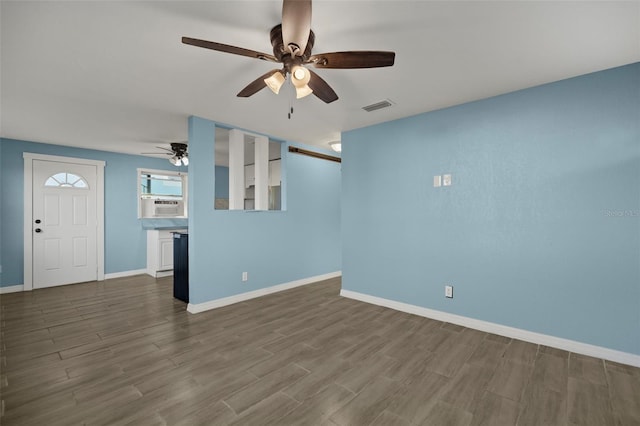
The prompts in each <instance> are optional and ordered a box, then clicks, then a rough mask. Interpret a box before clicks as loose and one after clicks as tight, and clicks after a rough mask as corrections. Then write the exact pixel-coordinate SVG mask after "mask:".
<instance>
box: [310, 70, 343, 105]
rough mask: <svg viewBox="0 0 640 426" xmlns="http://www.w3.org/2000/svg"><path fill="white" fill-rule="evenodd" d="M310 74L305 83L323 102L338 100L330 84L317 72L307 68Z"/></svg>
mask: <svg viewBox="0 0 640 426" xmlns="http://www.w3.org/2000/svg"><path fill="white" fill-rule="evenodd" d="M308 71H309V73H310V74H311V79H310V80H309V83H307V85H308V86H309V87H310V88H311V90H313V94H314V95H316V96H317V97H318V98H320V99H322V100H323V101H324V102H326V103H328V104H330V103H331V102H333V101H337V100H338V95H336V92H334V91H333V89H332V88H331V86H329V84H327V82H326V81H324V80H323V79H322V78H321V77H320V76H319V75H318V74H316V73H315V72H313V71H311V70H308Z"/></svg>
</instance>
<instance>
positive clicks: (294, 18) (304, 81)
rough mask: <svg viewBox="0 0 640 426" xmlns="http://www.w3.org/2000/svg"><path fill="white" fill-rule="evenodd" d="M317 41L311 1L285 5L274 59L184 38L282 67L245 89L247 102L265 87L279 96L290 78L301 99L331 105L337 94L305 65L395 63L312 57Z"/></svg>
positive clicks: (386, 56)
mask: <svg viewBox="0 0 640 426" xmlns="http://www.w3.org/2000/svg"><path fill="white" fill-rule="evenodd" d="M314 41H315V34H314V33H313V31H312V30H311V0H284V1H283V4H282V24H279V25H276V26H275V27H273V29H272V30H271V45H272V46H273V55H270V54H267V53H262V52H256V51H254V50H249V49H244V48H242V47H235V46H230V45H227V44H222V43H217V42H214V41H207V40H200V39H195V38H190V37H182V43H184V44H190V45H192V46H197V47H202V48H205V49H211V50H217V51H219V52H226V53H232V54H234V55H240V56H247V57H250V58H256V59H262V60H264V61H270V62H279V63H282V69H274V70H271V71H269V72H267V73H265V74H263V75H261V76H260V77H258V78H257V79H256V80H254V81H252V82H251V83H249V85H247V87H245V88H244V89H242V90H241V91H240V92H239V93H238V96H239V97H244V98H246V97H249V96H251V95H253V94H255V93H257V92H259V91H260V90H262V89H263V88H264V87H269V88H270V89H271V90H272V91H273V92H274V93H276V94H277V93H278V92H279V91H280V88H281V87H282V85H283V84H284V82H285V80H286V78H287V76H291V83H292V84H293V86H294V87H295V89H296V97H297V98H298V99H299V98H302V97H304V96H307V95H310V94H311V93H313V94H314V95H315V96H317V97H318V98H320V99H321V100H323V101H324V102H326V103H331V102H333V101H335V100H337V99H338V95H336V92H334V91H333V89H332V88H331V86H329V84H327V82H326V81H324V80H323V79H322V78H321V77H320V76H319V75H318V74H316V73H315V72H313V71H311V70H310V69H309V68H307V67H305V65H313V66H314V67H316V68H336V69H353V68H377V67H390V66H392V65H393V63H394V60H395V53H394V52H385V51H369V50H361V51H346V52H332V53H320V54H316V55H313V54H311V49H312V48H313V43H314Z"/></svg>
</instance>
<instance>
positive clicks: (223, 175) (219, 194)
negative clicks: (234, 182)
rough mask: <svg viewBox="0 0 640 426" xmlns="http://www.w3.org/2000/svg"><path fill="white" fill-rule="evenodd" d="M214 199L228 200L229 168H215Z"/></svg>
mask: <svg viewBox="0 0 640 426" xmlns="http://www.w3.org/2000/svg"><path fill="white" fill-rule="evenodd" d="M215 179H216V190H215V191H216V198H229V168H228V167H224V166H216V171H215Z"/></svg>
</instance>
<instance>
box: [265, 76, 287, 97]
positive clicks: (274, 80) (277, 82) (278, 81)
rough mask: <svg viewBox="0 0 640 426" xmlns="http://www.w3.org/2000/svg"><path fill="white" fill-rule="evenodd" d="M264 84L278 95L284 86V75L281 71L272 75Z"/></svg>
mask: <svg viewBox="0 0 640 426" xmlns="http://www.w3.org/2000/svg"><path fill="white" fill-rule="evenodd" d="M264 82H265V84H266V85H267V87H268V88H269V89H271V91H272V92H273V93H275V94H276V95H277V94H278V93H279V92H280V88H281V87H282V85H283V84H284V75H282V73H281V72H280V71H276V72H274V73H273V74H272V75H271V77H267V78H265V79H264Z"/></svg>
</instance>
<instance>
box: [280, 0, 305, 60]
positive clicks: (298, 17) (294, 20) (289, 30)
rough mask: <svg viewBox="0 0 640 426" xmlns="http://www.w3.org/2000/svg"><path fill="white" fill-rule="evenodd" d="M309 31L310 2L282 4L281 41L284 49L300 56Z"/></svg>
mask: <svg viewBox="0 0 640 426" xmlns="http://www.w3.org/2000/svg"><path fill="white" fill-rule="evenodd" d="M310 31H311V0H284V1H283V2H282V40H283V42H284V47H285V49H287V48H288V49H289V51H290V52H291V53H292V54H293V55H296V56H302V55H303V54H304V51H305V49H306V48H307V41H308V40H309V32H310Z"/></svg>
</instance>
